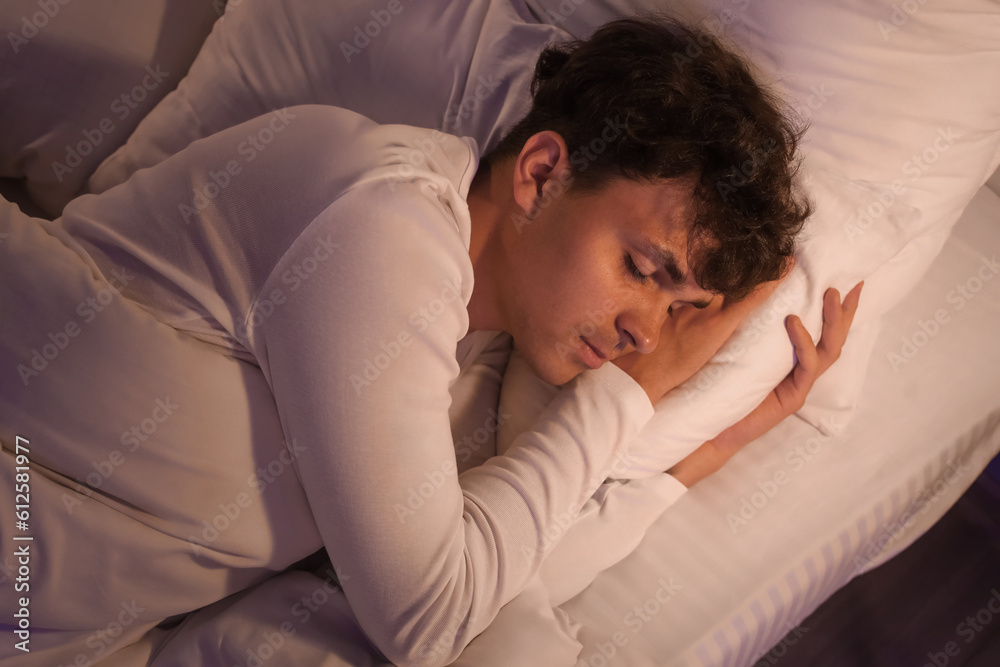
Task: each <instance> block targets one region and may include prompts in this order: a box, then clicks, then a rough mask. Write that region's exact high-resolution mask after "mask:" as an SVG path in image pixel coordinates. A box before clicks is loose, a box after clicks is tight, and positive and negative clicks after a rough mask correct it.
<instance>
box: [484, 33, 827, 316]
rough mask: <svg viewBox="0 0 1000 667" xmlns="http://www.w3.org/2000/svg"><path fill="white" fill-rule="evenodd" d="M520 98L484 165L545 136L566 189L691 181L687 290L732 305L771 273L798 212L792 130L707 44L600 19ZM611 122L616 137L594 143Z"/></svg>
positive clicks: (712, 41)
mask: <svg viewBox="0 0 1000 667" xmlns="http://www.w3.org/2000/svg"><path fill="white" fill-rule="evenodd" d="M531 95H532V106H531V110H530V111H529V112H528V114H527V115H526V116H525V117H524V118H523V119H522V120H521V121H520V122H519V123H518V124H517V125H515V126H514V127H513V128H511V129H510V130H509V131H508V132H507V134H506V135H505V136H504V137H503V139H502V140H501V141H500V143H499V144H498V145H497V147H496V148H495V149H494V150H493V151H492V152H491V153H490V154H489V155H487V156H486V157H484V161H486V162H488V163H494V162H500V161H503V160H505V159H509V158H514V157H516V156H517V155H518V154H519V153H520V151H521V149H522V148H523V147H524V143H525V142H526V141H527V140H528V139H529V138H530V137H531V136H532V135H534V134H536V133H538V132H541V131H542V130H552V131H555V132H558V133H559V134H560V135H561V136H562V137H563V139H564V140H565V141H566V145H567V147H568V148H569V150H570V153H571V156H573V158H575V159H571V164H572V167H571V171H572V180H571V182H570V186H569V189H570V190H576V191H581V192H585V191H589V192H594V191H596V190H598V189H600V188H601V187H602V186H603V185H605V184H606V183H608V181H609V180H610V179H612V178H617V177H625V178H628V179H632V180H636V181H640V180H646V181H650V182H653V181H655V180H656V179H676V178H693V179H694V180H695V189H694V193H695V194H694V197H695V205H696V208H695V210H696V215H695V221H694V223H693V227H692V229H691V233H690V235H689V238H690V239H691V242H690V243H689V257H688V261H689V264H690V266H691V267H692V271H693V273H694V276H695V279H696V280H697V281H698V284H699V285H700V286H701V287H702V288H703V289H705V290H707V291H710V292H715V293H718V294H723V295H725V296H726V297H728V298H732V299H741V298H743V297H744V296H746V295H747V294H748V293H750V292H751V291H752V290H753V288H754V287H755V286H757V285H758V284H760V283H762V282H766V281H769V280H774V279H776V278H778V277H779V276H780V275H781V273H782V271H783V269H784V266H785V263H786V261H787V259H788V257H789V256H791V255H792V254H793V252H794V250H795V236H796V235H797V234H798V233H799V231H800V230H801V229H802V226H803V223H804V221H805V219H806V218H807V217H808V216H809V213H810V206H809V203H808V201H807V200H806V198H805V197H804V196H803V195H802V194H801V193H800V192H799V191H798V189H797V187H796V183H795V174H796V172H797V169H798V164H799V160H798V158H797V146H798V141H799V139H800V137H801V133H802V131H803V130H800V129H797V128H796V127H795V126H794V124H793V122H792V121H791V120H790V118H789V117H786V116H785V115H784V113H783V111H782V107H783V105H782V104H781V103H780V102H779V100H778V99H777V97H776V96H775V95H774V94H773V93H771V92H769V91H768V90H766V89H764V88H763V87H762V86H761V85H760V84H759V83H758V82H757V81H756V80H755V79H754V76H753V75H752V73H751V69H750V66H749V65H748V64H747V62H746V61H745V60H744V59H743V58H742V57H741V56H739V55H737V54H736V53H735V52H734V51H732V50H731V49H729V48H728V47H725V46H723V45H722V44H721V43H720V42H719V40H718V39H716V38H715V37H714V36H712V35H711V34H709V33H707V32H705V31H702V30H698V29H696V28H692V27H689V26H685V25H683V24H681V23H678V22H677V21H674V20H672V19H668V18H666V17H663V16H645V17H642V18H627V19H620V20H616V21H612V22H611V23H608V24H607V25H605V26H603V27H602V28H600V29H599V30H597V32H595V33H594V35H593V36H592V37H590V38H589V39H587V40H583V41H573V42H566V43H560V44H556V45H552V46H549V47H548V48H546V49H545V50H544V51H542V53H541V55H540V56H539V58H538V62H537V64H536V66H535V75H534V80H533V81H532V84H531ZM611 126H614V127H617V128H619V132H618V136H617V137H615V138H614V139H613V140H611V141H605V139H606V138H608V128H609V127H611ZM622 127H624V131H620V128H622ZM613 134H614V132H612V135H613ZM602 136H603V137H604V138H602V139H600V140H598V138H599V137H602ZM577 147H579V149H580V150H579V151H577V152H576V153H574V149H575V148H577ZM588 147H589V148H590V149H591V150H589V151H587V150H586V149H587V148H588ZM598 149H599V150H598ZM581 151H582V152H583V154H584V155H586V158H587V159H583V158H581V156H580V153H581ZM590 158H593V159H590Z"/></svg>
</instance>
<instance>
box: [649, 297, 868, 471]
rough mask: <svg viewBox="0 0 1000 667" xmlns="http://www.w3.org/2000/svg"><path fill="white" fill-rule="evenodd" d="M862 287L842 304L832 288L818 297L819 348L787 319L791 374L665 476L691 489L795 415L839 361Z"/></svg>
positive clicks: (797, 322)
mask: <svg viewBox="0 0 1000 667" xmlns="http://www.w3.org/2000/svg"><path fill="white" fill-rule="evenodd" d="M863 286H864V281H862V282H860V283H858V284H857V285H855V286H854V288H853V289H851V291H850V292H848V293H847V296H845V297H844V302H843V304H841V302H840V293H839V292H837V290H835V289H833V288H830V289H828V290H827V291H826V294H824V295H823V332H822V334H821V335H820V341H819V345H816V346H814V345H813V342H812V338H811V337H810V336H809V332H808V331H806V329H805V327H804V326H803V325H802V321H801V320H800V319H799V318H798V317H797V316H795V315H791V316H789V317H788V318H787V319H786V320H785V329H786V330H787V331H788V337H789V338H790V339H791V341H792V345H793V347H794V348H795V356H796V359H797V362H796V364H795V366H794V367H793V368H792V370H791V372H790V373H789V374H788V375H787V376H785V378H784V379H783V380H782V381H781V382H780V383H779V384H778V386H777V387H775V388H774V390H773V391H772V392H771V393H770V394H768V396H767V398H765V399H764V401H763V402H762V403H761V404H760V405H758V406H757V407H756V408H755V409H754V410H753V412H751V413H750V414H748V415H747V416H746V417H744V418H743V419H742V420H740V421H739V422H737V423H736V424H733V425H732V426H730V427H729V428H728V429H726V430H725V431H723V432H722V433H720V434H719V435H718V437H716V438H715V439H713V440H709V441H708V442H706V443H704V444H703V445H702V446H701V447H699V448H698V449H696V450H694V451H693V452H691V454H689V455H688V456H687V457H686V458H684V459H682V460H681V461H679V462H678V463H677V465H675V466H674V467H673V468H671V469H670V470H668V471H667V472H668V473H670V474H671V475H673V476H674V477H676V478H677V479H678V480H679V481H680V482H681V483H682V484H684V485H685V486H688V487H690V486H691V485H692V484H695V483H696V482H698V481H700V480H702V479H704V478H705V477H707V476H708V475H711V474H712V473H713V472H715V471H716V470H718V469H719V468H721V467H722V465H723V464H724V463H725V462H726V461H728V460H729V459H730V458H731V457H732V456H733V455H734V454H735V453H736V452H738V451H739V450H740V449H741V448H742V447H743V446H744V445H746V444H747V443H749V442H752V441H754V440H756V439H757V438H759V437H760V436H762V435H764V434H765V433H767V432H768V431H770V430H771V429H772V428H774V427H775V426H777V425H778V423H780V422H781V420H783V419H784V418H785V417H787V416H789V415H791V414H793V413H795V412H797V411H799V410H800V409H801V408H802V406H803V405H804V404H805V400H806V395H807V394H808V393H809V390H810V389H812V386H813V384H814V383H815V382H816V380H817V379H819V376H821V375H822V374H823V373H825V372H826V370H827V369H828V368H830V366H832V365H833V362H835V361H836V360H837V359H839V358H840V351H841V349H842V348H843V347H844V342H845V341H846V340H847V333H848V331H849V330H850V328H851V323H852V322H853V321H854V314H855V313H856V312H857V310H858V302H859V300H860V299H861V289H862V287H863Z"/></svg>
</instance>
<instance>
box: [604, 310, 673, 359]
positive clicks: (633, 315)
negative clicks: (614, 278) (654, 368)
mask: <svg viewBox="0 0 1000 667" xmlns="http://www.w3.org/2000/svg"><path fill="white" fill-rule="evenodd" d="M669 307H670V303H669V302H668V301H666V300H661V299H648V300H644V301H643V302H642V303H641V304H639V305H638V306H637V307H635V308H632V309H629V310H627V311H625V312H622V313H621V314H619V316H618V319H617V321H616V326H617V327H618V336H619V341H620V343H619V345H620V346H624V347H627V346H628V345H632V346H633V347H635V349H636V351H637V352H639V353H640V354H649V353H650V352H652V351H653V350H655V349H656V346H657V344H658V343H659V342H660V331H661V330H662V329H663V323H664V322H665V321H666V319H667V314H668V310H669Z"/></svg>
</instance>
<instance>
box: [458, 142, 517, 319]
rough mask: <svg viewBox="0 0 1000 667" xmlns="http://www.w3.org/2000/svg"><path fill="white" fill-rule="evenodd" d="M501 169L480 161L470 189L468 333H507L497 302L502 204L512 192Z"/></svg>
mask: <svg viewBox="0 0 1000 667" xmlns="http://www.w3.org/2000/svg"><path fill="white" fill-rule="evenodd" d="M503 166H504V165H502V164H501V165H490V164H489V163H487V162H480V165H479V170H478V171H477V172H476V175H475V176H474V177H473V179H472V185H471V186H470V188H469V197H468V204H469V215H470V216H471V218H472V239H471V242H470V244H469V258H470V259H471V260H472V269H473V274H474V277H475V286H474V288H473V290H472V298H471V299H470V300H469V332H470V333H471V332H473V331H506V330H507V326H506V323H505V321H504V318H503V312H502V310H503V309H502V307H501V302H500V293H501V291H500V289H499V288H500V279H501V277H502V276H503V275H504V274H503V254H502V252H500V251H501V245H500V233H499V232H500V225H501V223H502V219H503V216H504V206H503V204H504V202H506V201H507V199H509V198H510V196H511V193H510V192H509V190H510V184H509V180H510V179H509V178H507V180H506V181H505V180H504V174H505V173H506V171H507V170H505V169H504V168H503ZM505 183H506V184H507V187H506V188H505V187H504V184H505Z"/></svg>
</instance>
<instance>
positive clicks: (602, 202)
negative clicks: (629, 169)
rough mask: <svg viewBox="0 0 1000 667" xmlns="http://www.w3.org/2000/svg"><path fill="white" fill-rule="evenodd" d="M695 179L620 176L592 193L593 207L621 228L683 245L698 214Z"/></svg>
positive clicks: (657, 239)
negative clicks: (649, 178)
mask: <svg viewBox="0 0 1000 667" xmlns="http://www.w3.org/2000/svg"><path fill="white" fill-rule="evenodd" d="M695 186H696V181H695V179H694V178H678V179H659V180H656V181H634V180H629V179H625V178H617V179H613V180H611V181H610V182H608V183H607V184H606V185H605V186H604V187H602V188H601V189H599V190H597V191H596V192H594V193H593V195H592V201H590V202H589V205H590V206H593V207H595V212H600V213H601V214H602V216H606V219H607V220H609V221H611V222H612V224H613V225H614V226H615V227H616V228H617V229H619V230H621V231H623V232H626V233H633V234H637V235H641V236H645V237H647V238H648V239H649V240H651V241H653V242H654V243H657V244H663V245H670V246H674V247H675V248H683V247H685V245H686V243H687V237H688V233H689V232H690V230H691V227H692V225H693V223H694V219H695V215H696V206H695V196H694V192H695Z"/></svg>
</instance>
